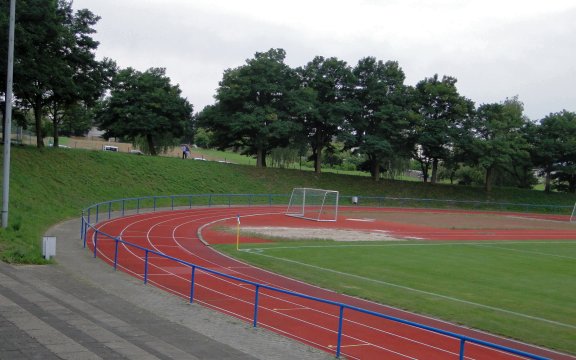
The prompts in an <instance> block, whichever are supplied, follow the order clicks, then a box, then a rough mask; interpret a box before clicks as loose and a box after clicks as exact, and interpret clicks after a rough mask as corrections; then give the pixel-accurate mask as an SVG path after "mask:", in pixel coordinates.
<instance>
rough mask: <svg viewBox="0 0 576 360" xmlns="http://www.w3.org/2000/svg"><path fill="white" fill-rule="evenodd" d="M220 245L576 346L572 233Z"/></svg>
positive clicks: (501, 329) (490, 326)
mask: <svg viewBox="0 0 576 360" xmlns="http://www.w3.org/2000/svg"><path fill="white" fill-rule="evenodd" d="M218 249H220V250H222V251H224V252H226V253H228V254H230V255H232V256H235V257H238V258H240V259H242V260H244V261H247V262H249V263H252V264H254V265H257V266H260V267H264V268H267V269H270V270H272V271H274V272H278V273H281V274H285V275H288V276H290V277H294V278H297V279H300V280H303V281H306V282H309V283H314V284H317V285H319V286H321V287H324V288H329V289H333V290H335V291H338V292H341V293H345V294H349V295H353V296H357V297H361V298H365V299H370V300H373V301H376V302H379V303H382V304H387V305H391V306H395V307H398V308H402V309H406V310H410V311H414V312H417V313H421V314H426V315H430V316H434V317H438V318H441V319H444V320H448V321H451V322H455V323H459V324H464V325H466V326H470V327H473V328H476V329H482V330H486V331H489V332H492V333H495V334H501V335H504V336H507V337H511V338H515V339H519V340H522V341H526V342H529V343H532V344H538V345H542V346H545V347H549V348H554V349H558V350H561V351H565V352H569V353H573V354H575V353H576V341H575V334H576V307H575V306H574V304H575V303H576V241H530V242H512V241H501V242H482V243H475V242H470V241H467V242H416V241H411V242H406V241H403V242H378V243H374V242H369V243H367V242H365V243H358V242H352V243H350V242H344V243H342V242H333V241H317V240H314V241H313V240H310V241H294V240H290V241H289V242H288V241H282V240H280V241H278V239H276V242H274V243H268V244H252V245H250V244H243V251H240V252H238V251H236V250H235V248H234V247H233V246H227V245H219V246H218Z"/></svg>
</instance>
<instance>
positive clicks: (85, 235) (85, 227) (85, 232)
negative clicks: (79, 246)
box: [83, 224, 89, 249]
mask: <svg viewBox="0 0 576 360" xmlns="http://www.w3.org/2000/svg"><path fill="white" fill-rule="evenodd" d="M88 226H89V225H88V224H85V225H84V241H83V243H84V249H86V238H87V237H88Z"/></svg>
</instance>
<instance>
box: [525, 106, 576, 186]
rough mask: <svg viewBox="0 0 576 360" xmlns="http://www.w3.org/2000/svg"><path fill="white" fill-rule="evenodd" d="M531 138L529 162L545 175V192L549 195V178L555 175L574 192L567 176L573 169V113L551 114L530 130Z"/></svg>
mask: <svg viewBox="0 0 576 360" xmlns="http://www.w3.org/2000/svg"><path fill="white" fill-rule="evenodd" d="M533 134H534V135H533V151H532V158H533V159H534V163H535V164H536V165H537V166H539V167H541V168H542V170H543V172H544V174H545V179H546V180H545V191H546V192H550V191H551V189H552V184H551V183H552V174H553V173H556V176H557V177H558V178H564V179H566V180H568V183H569V186H568V189H569V191H570V190H571V192H574V191H575V190H576V186H575V185H576V184H574V180H573V181H572V184H571V183H570V179H571V178H572V176H570V175H571V174H570V173H572V172H573V171H571V170H573V169H574V168H576V113H573V112H570V111H566V110H563V111H561V112H557V113H551V114H549V115H548V116H546V117H545V118H544V119H542V120H541V121H540V124H539V126H535V127H534V129H533ZM562 173H564V174H562Z"/></svg>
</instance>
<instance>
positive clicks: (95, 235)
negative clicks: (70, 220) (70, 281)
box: [94, 229, 98, 258]
mask: <svg viewBox="0 0 576 360" xmlns="http://www.w3.org/2000/svg"><path fill="white" fill-rule="evenodd" d="M97 250H98V230H97V229H94V258H96V252H97Z"/></svg>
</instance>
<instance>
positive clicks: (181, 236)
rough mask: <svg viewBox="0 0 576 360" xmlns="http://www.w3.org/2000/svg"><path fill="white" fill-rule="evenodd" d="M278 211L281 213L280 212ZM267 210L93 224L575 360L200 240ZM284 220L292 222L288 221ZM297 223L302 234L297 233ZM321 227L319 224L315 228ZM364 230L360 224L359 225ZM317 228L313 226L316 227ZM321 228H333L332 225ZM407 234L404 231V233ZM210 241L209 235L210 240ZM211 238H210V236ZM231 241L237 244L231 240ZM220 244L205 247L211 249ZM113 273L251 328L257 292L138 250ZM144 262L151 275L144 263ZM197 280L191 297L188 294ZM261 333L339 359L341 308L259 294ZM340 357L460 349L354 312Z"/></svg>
mask: <svg viewBox="0 0 576 360" xmlns="http://www.w3.org/2000/svg"><path fill="white" fill-rule="evenodd" d="M282 210H283V209H282ZM275 211H280V210H276V209H275V208H271V207H260V208H258V207H252V208H247V207H239V208H201V209H192V210H179V211H170V212H155V213H148V214H139V215H132V216H126V217H122V218H118V219H114V220H109V221H106V222H102V223H100V224H98V226H97V227H98V229H99V230H100V231H102V232H103V233H106V234H109V235H111V236H115V237H119V238H120V239H122V240H124V241H127V242H130V243H133V244H137V245H139V246H142V247H144V248H148V249H150V250H154V251H157V252H159V253H163V254H165V255H168V256H171V257H174V258H177V259H180V260H183V261H185V262H187V263H192V264H195V265H197V266H201V267H204V268H207V269H210V270H214V271H217V272H220V273H224V274H229V275H231V276H234V277H238V278H242V279H245V280H249V281H252V282H255V283H259V284H264V285H269V286H272V287H274V288H278V289H285V290H289V291H292V292H297V293H301V294H306V295H309V296H313V297H318V298H322V299H327V300H330V301H334V302H338V303H345V304H348V305H351V306H355V307H359V308H363V309H367V310H370V311H374V312H378V313H382V314H386V315H389V316H393V317H397V318H401V319H404V320H408V321H412V322H417V323H420V324H423V325H427V326H431V327H434V328H438V329H443V330H446V331H450V332H453V333H458V334H461V335H465V336H469V337H473V338H476V339H481V340H484V341H489V342H492V343H496V344H499V345H503V346H507V347H511V348H515V349H517V350H521V351H526V352H529V353H533V354H537V355H540V356H545V357H549V358H550V359H558V360H565V359H566V360H568V359H571V360H574V359H576V357H573V356H569V355H565V354H559V353H556V352H552V351H549V350H545V349H542V348H538V347H534V346H530V345H527V344H523V343H519V342H515V341H512V340H507V339H503V338H500V337H496V336H492V335H489V334H486V333H482V332H478V331H473V330H470V329H466V328H462V327H458V326H455V325H452V324H449V323H446V322H442V321H439V320H436V319H432V318H428V317H423V316H420V315H416V314H412V313H409V312H405V311H402V310H399V309H396V308H391V307H387V306H383V305H379V304H375V303H372V302H369V301H365V300H361V299H356V298H352V297H348V296H345V295H341V294H337V293H334V292H331V291H328V290H325V289H321V288H318V287H315V286H311V285H308V284H305V283H302V282H299V281H296V280H292V279H289V278H286V277H283V276H280V275H277V274H273V273H270V272H268V271H265V270H262V269H258V268H255V267H252V266H250V265H247V264H245V263H242V262H239V261H237V260H234V259H231V258H229V257H227V256H224V255H222V254H220V253H218V252H217V251H215V250H214V249H212V248H211V247H209V246H206V244H205V243H203V242H202V241H201V240H200V239H199V237H198V234H200V233H201V231H202V227H203V226H205V225H206V224H210V223H213V222H216V221H222V220H223V219H228V221H229V224H233V222H235V221H236V216H237V215H240V216H241V217H242V223H243V224H244V223H245V222H253V223H259V224H260V225H264V224H267V221H268V222H274V220H272V219H278V215H277V214H278V213H276V215H272V213H274V212H275ZM282 218H284V219H287V221H288V222H289V221H291V220H290V219H291V218H289V217H286V216H283V217H282ZM301 222H302V221H301V220H300V223H299V226H301V225H302V223H301ZM320 224H322V223H320ZM360 224H362V223H360ZM313 225H314V227H317V226H319V225H318V223H314V224H313ZM320 226H331V227H334V223H331V224H325V225H320ZM359 226H362V225H359ZM405 230H406V229H405ZM207 233H208V234H209V233H210V232H209V231H208V232H207ZM213 235H214V234H212V235H211V236H213ZM88 236H89V238H90V239H92V240H91V241H90V242H89V246H90V247H91V248H92V249H93V241H94V237H93V234H92V232H89V235H88ZM233 238H234V237H233ZM216 240H218V239H210V241H216ZM97 249H98V256H99V257H100V258H101V259H103V260H104V261H106V262H108V263H109V264H113V263H114V255H115V251H116V242H115V241H113V240H111V239H108V238H106V237H105V236H103V235H99V236H98V239H97ZM117 254H118V257H117V266H118V269H120V270H122V271H125V272H127V273H129V274H131V275H133V276H135V277H138V278H141V279H143V278H144V274H145V273H146V274H147V281H148V282H149V283H151V284H153V285H155V286H157V287H159V288H162V289H164V290H166V291H168V292H171V293H173V294H175V295H177V296H180V297H182V298H184V299H187V300H188V299H190V297H191V295H193V299H194V302H198V303H201V304H202V305H204V306H207V307H209V308H212V309H216V310H218V311H222V312H224V313H227V314H229V315H232V316H235V317H237V318H240V319H243V320H245V321H247V322H250V323H251V322H252V321H253V316H254V301H255V294H256V292H255V287H254V286H252V285H250V284H246V283H243V282H239V281H237V280H232V279H229V278H225V277H222V276H218V275H215V274H212V273H209V272H206V271H202V270H200V269H196V270H195V271H194V272H192V270H191V269H190V267H189V266H187V265H184V264H181V263H179V262H177V261H174V260H170V259H166V258H163V257H160V256H158V255H154V254H151V253H148V255H147V254H146V252H145V251H144V250H141V249H137V248H135V247H127V246H126V245H123V244H121V243H120V246H118V252H117ZM146 256H147V257H148V267H147V268H145V266H144V263H145V261H144V258H145V257H146ZM192 276H194V284H195V285H194V288H193V294H191V286H190V285H191V283H192ZM258 299H259V307H258V308H259V310H258V318H257V320H258V326H260V327H265V328H268V329H270V330H272V331H275V332H278V333H280V334H283V335H286V336H289V337H291V338H294V339H296V340H299V341H301V342H304V343H306V344H309V345H311V346H314V347H316V348H319V349H322V350H325V351H327V352H330V353H333V354H334V353H335V352H336V345H337V332H338V319H339V311H340V308H339V307H337V306H334V305H330V304H325V303H321V302H317V301H312V300H307V299H303V298H300V297H296V296H293V295H288V294H283V293H279V292H273V291H270V290H267V289H264V288H260V289H259V293H258ZM342 325H343V336H342V344H341V355H343V356H345V357H347V358H350V359H391V360H396V359H458V354H459V348H460V342H459V340H457V339H454V338H451V337H447V336H444V335H440V334H437V333H433V332H430V331H427V330H422V329H418V328H415V327H412V326H408V325H404V324H400V323H397V322H393V321H390V320H386V319H382V318H378V317H375V316H370V315H367V314H363V313H360V312H356V311H353V310H348V309H346V310H345V313H344V321H343V324H342ZM465 358H466V359H477V360H483V359H486V360H488V359H491V360H508V359H521V357H518V356H515V355H511V354H508V353H504V352H501V351H497V350H494V349H490V348H486V347H482V346H479V345H475V344H472V343H466V357H465Z"/></svg>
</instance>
